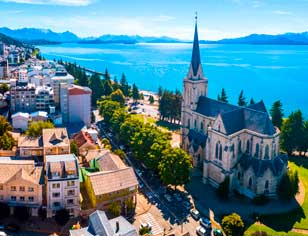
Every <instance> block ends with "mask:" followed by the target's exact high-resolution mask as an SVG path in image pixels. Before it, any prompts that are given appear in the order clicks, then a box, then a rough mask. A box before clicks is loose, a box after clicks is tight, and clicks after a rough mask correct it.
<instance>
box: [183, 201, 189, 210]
mask: <svg viewBox="0 0 308 236" xmlns="http://www.w3.org/2000/svg"><path fill="white" fill-rule="evenodd" d="M183 206H184V208H185V209H186V210H187V211H189V210H190V209H191V203H190V202H188V201H185V202H183Z"/></svg>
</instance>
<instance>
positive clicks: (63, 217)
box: [55, 208, 70, 226]
mask: <svg viewBox="0 0 308 236" xmlns="http://www.w3.org/2000/svg"><path fill="white" fill-rule="evenodd" d="M69 219H70V213H69V212H68V210H66V209H64V208H63V209H60V210H58V211H57V212H56V215H55V220H56V222H57V224H58V225H61V226H63V225H65V224H66V223H67V222H68V220H69Z"/></svg>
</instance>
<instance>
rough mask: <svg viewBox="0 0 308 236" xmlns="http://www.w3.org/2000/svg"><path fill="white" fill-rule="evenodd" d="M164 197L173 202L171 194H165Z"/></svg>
mask: <svg viewBox="0 0 308 236" xmlns="http://www.w3.org/2000/svg"><path fill="white" fill-rule="evenodd" d="M164 197H165V198H166V199H167V201H168V202H172V197H171V196H170V195H169V194H165V195H164Z"/></svg>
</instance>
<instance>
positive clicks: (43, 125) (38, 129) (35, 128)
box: [26, 121, 54, 137]
mask: <svg viewBox="0 0 308 236" xmlns="http://www.w3.org/2000/svg"><path fill="white" fill-rule="evenodd" d="M50 128H54V124H53V123H51V122H50V121H34V122H31V123H30V125H29V127H28V129H27V130H26V134H27V135H28V136H30V137H38V136H41V135H42V133H43V129H50Z"/></svg>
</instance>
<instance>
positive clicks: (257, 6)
mask: <svg viewBox="0 0 308 236" xmlns="http://www.w3.org/2000/svg"><path fill="white" fill-rule="evenodd" d="M196 11H197V12H198V27H199V38H200V39H207V40H216V39H222V38H234V37H240V36H245V35H249V34H252V33H259V34H262V33H263V34H280V33H285V32H303V31H308V13H307V12H308V0H0V27H9V28H13V29H16V28H23V27H35V28H43V29H51V30H53V31H55V32H64V31H67V30H68V31H71V32H73V33H75V34H77V35H78V36H80V37H89V36H100V35H103V34H117V35H119V34H127V35H136V34H138V35H142V36H162V35H164V36H169V37H175V38H179V39H191V38H192V36H193V30H194V16H195V12H196Z"/></svg>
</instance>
